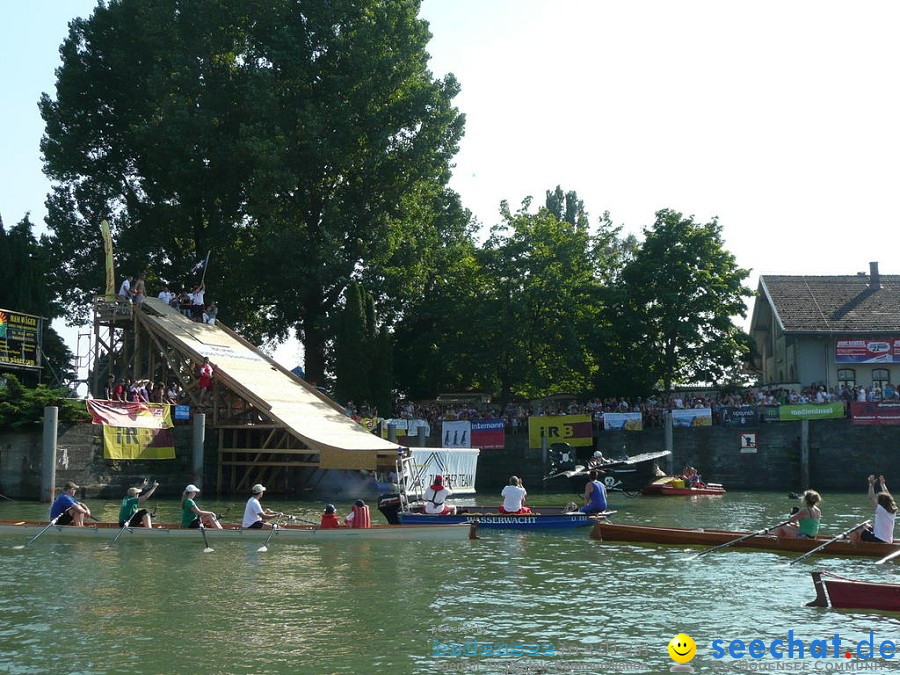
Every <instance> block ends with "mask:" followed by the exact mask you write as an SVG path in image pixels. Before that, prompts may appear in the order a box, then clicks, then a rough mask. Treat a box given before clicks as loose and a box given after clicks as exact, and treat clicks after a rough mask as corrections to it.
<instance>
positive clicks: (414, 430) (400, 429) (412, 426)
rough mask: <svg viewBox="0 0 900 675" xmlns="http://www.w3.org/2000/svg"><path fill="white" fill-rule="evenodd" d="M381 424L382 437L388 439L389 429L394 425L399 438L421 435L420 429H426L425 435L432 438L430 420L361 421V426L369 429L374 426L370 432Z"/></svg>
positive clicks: (367, 419)
mask: <svg viewBox="0 0 900 675" xmlns="http://www.w3.org/2000/svg"><path fill="white" fill-rule="evenodd" d="M379 422H380V423H381V437H382V438H387V437H388V427H390V426H391V425H392V424H393V425H394V427H396V429H397V438H400V437H401V436H415V435H416V434H418V433H419V427H425V435H426V436H431V425H430V424H428V420H407V419H402V418H392V419H387V420H385V419H381V418H380V417H364V418H361V419H360V424H362V425H363V426H364V427H366V428H367V429H369V426H368V425H369V424H371V425H372V427H371V429H370V430H373V431H374V430H375V429H376V428H377V426H378V423H379Z"/></svg>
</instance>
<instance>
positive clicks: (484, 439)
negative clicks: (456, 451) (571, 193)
mask: <svg viewBox="0 0 900 675" xmlns="http://www.w3.org/2000/svg"><path fill="white" fill-rule="evenodd" d="M472 445H473V446H475V447H476V448H481V449H482V450H484V449H485V448H493V449H498V448H505V447H506V424H505V423H504V421H503V420H497V419H494V420H472Z"/></svg>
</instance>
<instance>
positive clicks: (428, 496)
mask: <svg viewBox="0 0 900 675" xmlns="http://www.w3.org/2000/svg"><path fill="white" fill-rule="evenodd" d="M452 494H453V490H451V489H450V488H448V487H446V486H445V485H444V477H443V476H441V475H440V474H438V475H437V476H435V477H434V482H433V483H432V484H431V485H429V486H428V487H427V488H425V494H424V495H423V497H424V499H425V513H429V514H432V515H436V516H455V515H456V507H455V506H450V505H448V504H445V503H444V502H446V501H447V498H448V497H450V496H451V495H452Z"/></svg>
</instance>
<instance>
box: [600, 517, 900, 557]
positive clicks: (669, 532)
mask: <svg viewBox="0 0 900 675" xmlns="http://www.w3.org/2000/svg"><path fill="white" fill-rule="evenodd" d="M748 534H750V532H736V531H732V530H708V529H694V530H691V529H685V528H680V527H650V526H647V525H620V524H613V523H610V522H603V521H600V522H598V523H596V524H595V525H594V529H593V530H592V531H591V535H590V536H591V538H592V539H598V540H601V541H621V542H631V543H635V544H666V545H669V546H718V545H719V544H725V543H727V542H730V541H734V540H735V539H739V538H740V537H743V536H746V535H748ZM829 539H830V537H823V536H819V537H815V538H812V539H789V538H783V537H776V536H774V535H771V534H759V535H755V536H752V537H748V538H747V539H745V540H744V541H740V542H737V543H735V544H734V546H733V547H734V548H749V549H757V550H762V551H777V552H783V553H807V552H809V551H812V550H813V549H814V548H816V547H817V546H821V545H822V544H824V543H825V542H827V541H829ZM897 548H898V547H896V546H893V545H891V544H879V543H871V542H865V541H861V542H859V543H858V544H853V543H851V542H850V541H849V540H846V539H845V540H842V541H836V542H834V543H832V544H829V545H828V546H826V547H825V548H824V549H822V550H821V551H820V553H821V554H822V555H838V556H869V557H876V558H881V557H882V556H885V555H887V554H888V553H891V552H892V551H895V550H897Z"/></svg>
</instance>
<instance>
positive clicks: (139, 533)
mask: <svg viewBox="0 0 900 675" xmlns="http://www.w3.org/2000/svg"><path fill="white" fill-rule="evenodd" d="M46 526H47V523H46V521H45V522H35V521H13V520H0V535H13V536H20V537H23V538H28V537H31V536H34V535H36V534H37V533H38V532H40V531H41V530H43V529H44V528H45V527H46ZM121 529H122V528H120V527H119V525H118V524H117V523H96V524H94V525H89V526H85V527H72V526H71V525H63V526H60V525H54V526H53V527H50V528H49V529H47V531H46V533H44V534H43V535H42V537H43V538H47V537H56V538H67V539H68V538H87V539H113V538H115V536H116V535H117V534H119V532H120V530H121ZM471 529H472V528H471V527H470V526H469V525H463V524H453V523H450V522H447V523H444V524H442V525H441V526H440V527H434V526H427V527H426V526H424V525H373V526H372V527H367V528H351V527H342V528H337V529H324V530H323V529H321V528H319V527H314V526H308V527H305V526H302V525H279V526H278V528H277V529H276V530H275V533H274V534H273V535H272V540H273V541H276V540H277V541H281V542H285V543H291V542H297V543H300V542H312V541H315V542H318V541H346V540H351V539H365V540H373V539H374V540H388V541H449V540H457V539H458V540H462V539H467V538H469V536H470V530H471ZM205 532H206V536H207V537H208V538H209V540H210V542H213V541H217V540H226V539H228V540H239V541H254V542H255V541H264V540H265V539H266V538H267V537H268V536H269V535H270V534H272V532H271V530H268V529H249V530H248V529H244V528H241V527H238V526H236V525H226V526H224V527H223V529H221V530H219V529H210V528H206V530H205ZM126 539H140V540H144V541H173V540H179V541H183V540H192V541H199V540H200V534H199V533H198V531H197V530H191V529H181V528H180V527H178V526H177V525H173V524H162V525H154V526H153V527H152V528H146V527H131V528H127V529H126V530H125V532H124V533H123V534H122V536H121V537H120V538H119V541H124V540H126Z"/></svg>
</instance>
